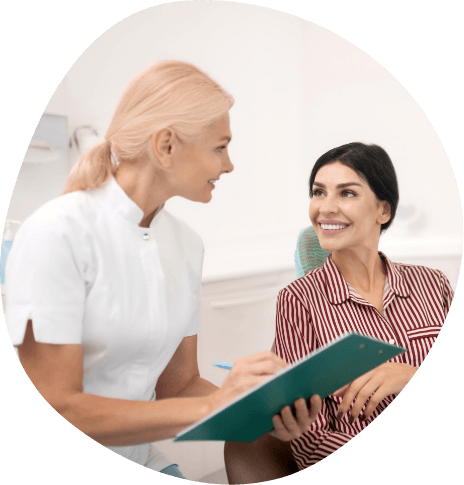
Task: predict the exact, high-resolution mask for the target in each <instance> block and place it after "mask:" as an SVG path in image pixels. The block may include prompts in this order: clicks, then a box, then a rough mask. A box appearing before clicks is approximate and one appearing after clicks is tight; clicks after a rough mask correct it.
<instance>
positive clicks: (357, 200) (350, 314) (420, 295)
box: [226, 143, 453, 483]
mask: <svg viewBox="0 0 464 485" xmlns="http://www.w3.org/2000/svg"><path fill="white" fill-rule="evenodd" d="M309 191H310V197H311V202H310V207H309V217H310V219H311V223H312V225H313V227H314V229H315V231H316V234H317V237H318V239H319V242H320V245H321V247H322V248H323V249H325V250H326V251H330V252H331V253H332V254H331V256H329V258H328V259H327V261H326V263H325V264H324V265H323V266H322V267H320V268H318V269H316V270H314V271H310V272H309V273H307V274H306V275H305V276H303V277H302V278H300V279H298V280H296V281H294V282H293V283H291V284H290V285H289V286H287V287H286V288H284V289H283V290H282V291H281V292H280V293H279V297H278V304H277V322H276V337H275V352H276V354H277V355H278V356H279V357H281V358H283V359H284V360H285V361H287V362H288V363H292V362H295V361H296V360H298V359H300V358H301V357H303V356H304V355H306V354H308V353H310V352H312V351H314V350H315V349H317V348H319V347H320V346H322V345H324V344H327V343H328V342H330V341H332V340H333V339H335V338H337V337H338V336H340V335H342V334H343V333H345V332H348V331H354V332H358V333H361V334H364V335H370V336H372V337H375V338H377V339H381V340H383V341H386V342H389V343H391V344H396V345H399V346H401V347H405V348H407V349H408V351H407V352H406V353H404V354H402V355H400V356H397V357H395V358H393V359H391V360H390V361H388V362H386V363H385V364H383V365H380V366H378V367H376V368H375V369H373V370H372V371H370V372H368V373H366V374H365V375H363V376H361V377H359V378H358V379H356V380H354V381H353V382H351V383H350V384H349V385H348V386H345V388H343V389H342V390H340V391H339V392H337V393H336V394H334V395H330V396H329V397H327V398H326V399H324V400H323V405H322V410H321V413H320V414H319V415H318V418H317V420H316V421H315V422H314V423H313V424H312V425H311V427H310V430H309V431H308V432H306V433H304V434H303V435H302V436H301V437H299V438H298V439H295V440H292V441H291V442H290V446H291V452H292V454H293V457H294V460H295V462H296V464H297V466H298V469H303V468H306V467H308V466H310V465H313V464H314V463H317V462H318V461H320V460H321V459H323V458H325V457H326V456H328V455H330V454H331V453H333V452H334V451H335V450H337V449H338V448H339V447H340V446H342V445H343V444H345V443H346V442H348V441H349V440H350V439H351V438H353V437H354V436H355V435H356V434H358V433H359V432H360V431H362V430H363V429H364V428H365V427H366V426H367V425H368V424H369V423H370V422H371V421H372V420H373V419H375V418H376V417H377V416H378V415H379V414H380V413H381V412H382V411H383V410H384V409H385V408H386V407H387V406H388V404H390V403H391V402H392V400H393V399H394V397H395V396H396V395H397V394H398V393H400V392H401V390H402V389H403V388H404V387H405V385H406V384H407V383H408V382H409V380H410V379H411V377H412V376H413V375H414V373H415V372H416V370H417V368H418V367H419V366H420V365H421V363H422V361H423V360H424V358H425V357H426V355H427V353H428V352H429V350H430V348H431V347H432V345H433V343H434V341H435V339H436V337H437V335H438V332H439V331H440V329H441V326H442V325H443V323H444V321H445V318H446V315H447V313H448V310H449V307H450V304H451V301H452V298H453V290H452V289H451V287H450V284H449V282H448V280H447V278H446V277H445V276H444V275H443V274H442V273H441V272H440V271H438V270H434V269H429V268H426V267H423V266H415V265H408V264H398V263H394V262H392V261H390V260H389V259H388V258H387V256H385V255H384V254H382V253H380V252H379V251H378V245H379V237H380V234H381V233H382V232H383V231H385V230H386V229H387V228H388V227H389V226H390V224H391V223H392V222H393V219H394V216H395V213H396V208H397V205H398V200H399V195H398V183H397V179H396V174H395V170H394V167H393V164H392V162H391V160H390V158H389V156H388V154H387V153H386V152H385V150H383V149H382V148H381V147H379V146H376V145H365V144H362V143H350V144H348V145H343V146H341V147H338V148H335V149H333V150H330V151H329V152H327V153H326V154H324V155H323V156H322V157H320V158H319V159H318V160H317V162H316V164H315V165H314V168H313V170H312V173H311V176H310V180H309ZM245 447H246V445H237V446H234V445H232V444H228V445H227V447H226V463H228V470H229V471H230V473H229V479H230V480H232V481H231V483H250V480H248V479H247V470H246V467H244V466H242V468H240V467H237V466H236V467H234V468H231V463H232V462H234V461H238V462H239V461H240V460H239V459H238V458H239V456H240V454H243V451H244V449H245ZM254 447H255V449H256V450H259V453H258V451H256V453H257V454H260V455H261V456H265V454H266V453H268V455H269V454H270V451H269V450H270V449H272V448H273V447H274V449H276V447H277V448H279V450H282V452H284V451H285V450H286V451H287V454H288V447H287V448H285V447H284V446H281V445H278V444H276V443H275V442H273V441H272V440H271V439H270V438H268V437H263V439H262V440H261V442H260V444H259V446H258V445H257V444H254ZM266 450H267V451H266ZM277 455H278V454H276V453H274V456H277ZM248 456H250V454H248ZM287 456H288V455H287ZM247 459H248V458H246V459H243V458H242V465H243V463H244V462H245V460H247ZM234 469H235V470H238V471H240V473H241V476H238V477H236V476H230V475H231V474H233V473H234ZM253 473H254V476H255V480H254V481H261V478H260V477H259V476H258V471H257V469H256V468H255V471H254V472H253ZM266 473H269V472H268V471H266ZM256 478H257V479H256ZM264 479H266V480H269V479H270V477H269V475H267V476H266V478H264Z"/></svg>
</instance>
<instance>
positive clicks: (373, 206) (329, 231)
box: [309, 162, 390, 252]
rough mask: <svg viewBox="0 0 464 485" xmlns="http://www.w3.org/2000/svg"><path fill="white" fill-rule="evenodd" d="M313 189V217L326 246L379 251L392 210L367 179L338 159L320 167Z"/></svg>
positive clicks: (323, 246)
mask: <svg viewBox="0 0 464 485" xmlns="http://www.w3.org/2000/svg"><path fill="white" fill-rule="evenodd" d="M312 190H313V197H312V199H311V203H310V205H309V217H310V219H311V222H312V224H313V227H314V229H315V231H316V235H317V237H318V239H319V242H320V245H321V247H322V248H323V249H325V250H326V251H331V252H336V251H342V250H345V249H348V250H355V251H356V250H359V249H362V248H366V249H373V250H377V247H378V243H379V237H380V228H381V224H383V223H385V222H387V221H388V219H389V217H390V210H389V205H388V204H387V203H386V202H383V201H379V200H378V199H377V197H376V195H375V194H374V192H373V191H372V190H371V188H370V187H369V184H368V183H367V182H366V181H365V180H364V179H362V178H361V177H360V176H359V175H358V174H357V173H356V172H355V171H354V170H352V169H351V168H349V167H347V166H345V165H343V164H341V163H340V162H335V163H331V164H328V165H324V166H323V167H321V168H320V170H319V171H318V172H317V174H316V177H315V179H314V184H313V187H312ZM382 219H383V220H382Z"/></svg>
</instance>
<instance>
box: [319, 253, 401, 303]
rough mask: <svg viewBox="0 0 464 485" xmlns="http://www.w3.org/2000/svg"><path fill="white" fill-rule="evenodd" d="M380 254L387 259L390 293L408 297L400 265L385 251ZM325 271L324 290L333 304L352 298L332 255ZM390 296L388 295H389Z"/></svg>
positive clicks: (327, 261) (325, 264)
mask: <svg viewBox="0 0 464 485" xmlns="http://www.w3.org/2000/svg"><path fill="white" fill-rule="evenodd" d="M379 256H380V257H381V258H382V259H383V260H384V261H385V265H386V267H387V278H388V285H389V287H390V289H389V291H388V293H389V295H391V297H393V295H396V296H400V297H403V298H406V297H408V296H409V287H408V284H407V283H406V281H405V280H404V278H403V275H402V274H401V271H400V270H399V268H398V265H396V264H395V263H392V262H391V261H390V260H389V259H388V258H387V257H386V256H385V255H384V254H383V253H381V252H379ZM322 270H323V273H324V276H325V278H324V281H323V282H322V285H323V290H324V292H325V294H326V296H327V299H328V300H329V301H330V302H331V303H332V304H333V305H339V304H340V303H343V302H345V301H346V300H348V299H350V298H352V295H351V293H350V289H349V287H348V284H347V283H346V281H345V279H344V278H343V276H342V274H341V273H340V271H339V269H338V268H337V267H336V266H335V263H334V262H333V261H332V255H330V256H329V257H328V258H327V260H326V262H325V263H324V265H323V266H322ZM387 298H388V296H387Z"/></svg>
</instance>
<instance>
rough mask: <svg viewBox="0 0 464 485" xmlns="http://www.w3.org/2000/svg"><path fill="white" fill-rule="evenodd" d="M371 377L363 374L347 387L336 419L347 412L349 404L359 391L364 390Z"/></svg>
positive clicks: (368, 374) (369, 374)
mask: <svg viewBox="0 0 464 485" xmlns="http://www.w3.org/2000/svg"><path fill="white" fill-rule="evenodd" d="M371 376H372V374H371V373H370V372H368V373H367V374H364V375H362V376H361V377H358V379H355V380H354V381H353V382H351V383H350V384H349V385H348V387H347V388H346V390H345V394H344V396H343V399H342V402H341V404H340V406H339V407H338V414H337V418H339V419H340V418H341V417H342V416H343V415H344V414H345V413H346V412H347V411H348V409H349V407H350V405H351V403H352V402H353V401H354V399H355V397H356V396H357V395H358V393H359V392H360V390H361V389H363V388H364V386H365V385H366V383H367V382H369V380H370V379H371ZM342 389H343V388H342ZM368 398H369V396H367V398H366V399H368ZM364 402H366V401H364ZM361 407H362V406H361Z"/></svg>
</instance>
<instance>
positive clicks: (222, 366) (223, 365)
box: [213, 362, 234, 370]
mask: <svg viewBox="0 0 464 485" xmlns="http://www.w3.org/2000/svg"><path fill="white" fill-rule="evenodd" d="M213 365H214V366H216V367H219V368H220V369H228V370H230V369H232V367H233V365H234V364H232V363H231V362H213Z"/></svg>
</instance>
